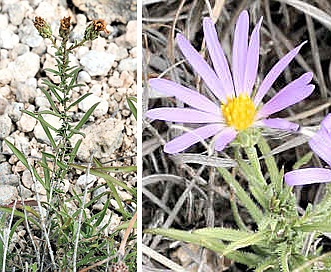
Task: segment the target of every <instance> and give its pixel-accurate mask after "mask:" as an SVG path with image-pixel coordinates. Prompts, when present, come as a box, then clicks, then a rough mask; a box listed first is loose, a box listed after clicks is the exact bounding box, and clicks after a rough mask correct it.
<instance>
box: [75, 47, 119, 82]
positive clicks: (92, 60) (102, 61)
mask: <svg viewBox="0 0 331 272" xmlns="http://www.w3.org/2000/svg"><path fill="white" fill-rule="evenodd" d="M114 60H115V56H114V55H112V54H109V53H106V52H99V51H95V50H91V51H89V52H87V53H86V54H85V55H84V56H83V57H82V58H81V60H80V63H81V65H83V66H84V69H85V70H86V71H87V72H88V73H89V74H90V76H106V75H107V74H108V72H109V70H110V69H111V67H112V65H113V63H114Z"/></svg>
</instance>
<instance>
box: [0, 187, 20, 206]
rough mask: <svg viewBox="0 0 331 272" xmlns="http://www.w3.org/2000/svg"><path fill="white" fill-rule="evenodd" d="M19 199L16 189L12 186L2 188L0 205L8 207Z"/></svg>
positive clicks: (0, 190)
mask: <svg viewBox="0 0 331 272" xmlns="http://www.w3.org/2000/svg"><path fill="white" fill-rule="evenodd" d="M17 198H18V192H17V189H16V187H14V186H10V185H1V186H0V205H6V204H7V205H8V204H10V203H11V202H12V201H13V200H15V199H17Z"/></svg>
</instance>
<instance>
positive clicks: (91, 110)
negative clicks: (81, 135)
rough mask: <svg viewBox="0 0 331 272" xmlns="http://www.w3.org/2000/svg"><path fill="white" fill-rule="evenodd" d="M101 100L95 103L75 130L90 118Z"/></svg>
mask: <svg viewBox="0 0 331 272" xmlns="http://www.w3.org/2000/svg"><path fill="white" fill-rule="evenodd" d="M99 103H100V102H98V103H95V104H94V105H93V106H92V107H91V108H90V109H89V110H88V111H87V112H86V113H85V114H84V116H83V118H82V119H81V120H80V121H79V123H78V124H77V125H76V126H75V128H74V129H75V130H79V129H80V128H81V127H82V126H83V125H84V124H85V123H86V122H87V120H88V119H89V117H90V116H91V114H92V113H93V111H94V110H95V108H96V107H97V106H98V105H99ZM73 134H74V133H73V132H71V133H70V135H69V138H71V137H72V135H73Z"/></svg>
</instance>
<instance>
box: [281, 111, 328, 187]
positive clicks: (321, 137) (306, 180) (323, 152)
mask: <svg viewBox="0 0 331 272" xmlns="http://www.w3.org/2000/svg"><path fill="white" fill-rule="evenodd" d="M308 143H309V146H310V148H311V149H312V150H313V151H314V152H315V153H316V154H317V155H318V156H319V157H321V158H322V159H323V160H324V161H325V162H327V163H328V165H329V166H331V149H330V146H331V114H328V115H327V116H326V117H325V118H324V120H323V121H322V123H321V128H320V129H319V130H318V131H317V132H316V133H315V134H314V135H313V137H312V138H311V139H310V140H309V142H308ZM284 179H285V182H286V183H287V184H288V185H291V186H293V185H305V184H312V183H322V182H331V170H330V169H325V168H305V169H299V170H294V171H291V172H288V173H286V174H285V176H284Z"/></svg>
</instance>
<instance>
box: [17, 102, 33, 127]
mask: <svg viewBox="0 0 331 272" xmlns="http://www.w3.org/2000/svg"><path fill="white" fill-rule="evenodd" d="M27 110H28V111H34V107H33V106H32V105H30V106H29V107H28V108H27ZM36 123H37V120H36V119H35V118H33V117H32V116H30V115H28V114H26V113H23V114H22V117H21V119H20V120H19V121H18V122H17V127H18V129H19V130H20V131H22V132H31V131H32V130H33V129H34V127H35V126H36Z"/></svg>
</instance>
